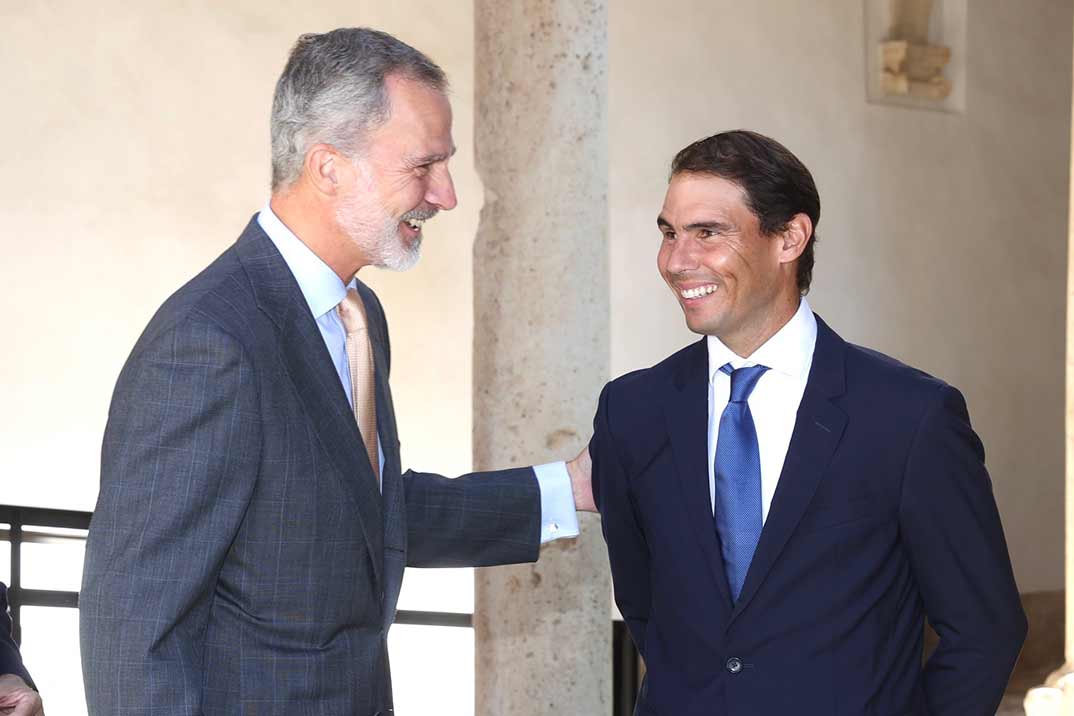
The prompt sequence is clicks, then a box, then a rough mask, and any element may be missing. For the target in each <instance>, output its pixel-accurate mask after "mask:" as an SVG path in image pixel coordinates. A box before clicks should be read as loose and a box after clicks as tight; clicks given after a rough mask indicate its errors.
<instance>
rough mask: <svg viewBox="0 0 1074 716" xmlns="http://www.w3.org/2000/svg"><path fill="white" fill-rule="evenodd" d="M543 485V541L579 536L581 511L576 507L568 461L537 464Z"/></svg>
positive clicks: (537, 473)
mask: <svg viewBox="0 0 1074 716" xmlns="http://www.w3.org/2000/svg"><path fill="white" fill-rule="evenodd" d="M533 472H534V473H536V475H537V484H538V485H539V486H540V488H541V544H545V543H546V542H551V541H552V540H555V539H559V538H561V537H577V536H578V513H577V512H576V511H575V509H574V491H573V490H572V489H571V476H570V475H569V474H568V473H567V463H565V462H550V463H547V464H545V465H534V466H533Z"/></svg>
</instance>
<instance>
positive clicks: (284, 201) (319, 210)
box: [269, 187, 366, 283]
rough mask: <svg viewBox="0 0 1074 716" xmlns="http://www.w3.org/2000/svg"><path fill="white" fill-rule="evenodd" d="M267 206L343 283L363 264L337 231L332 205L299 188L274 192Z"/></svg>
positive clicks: (351, 243) (345, 237) (353, 248)
mask: <svg viewBox="0 0 1074 716" xmlns="http://www.w3.org/2000/svg"><path fill="white" fill-rule="evenodd" d="M269 207H270V208H271V209H272V213H274V214H275V215H276V216H277V217H279V219H280V221H282V222H283V224H284V226H286V227H287V228H288V229H290V230H291V233H293V234H294V235H295V236H297V237H298V240H299V241H301V242H302V243H304V244H305V245H306V246H307V247H309V250H310V251H312V252H313V253H314V254H316V255H317V258H319V259H320V260H321V261H324V262H325V263H326V264H327V265H328V267H329V268H330V269H332V271H334V272H335V274H336V275H337V276H339V279H340V280H341V281H343V283H348V282H349V281H350V280H351V279H352V278H354V276H355V274H357V273H358V270H359V269H360V268H362V267H363V266H365V265H366V263H365V262H364V260H363V258H362V257H361V256H360V255H359V253H358V252H357V251H356V247H355V246H354V243H353V242H352V241H350V240H349V239H348V238H347V236H345V235H344V234H343V233H342V232H341V231H340V230H339V227H338V226H337V224H336V219H335V216H334V214H333V211H332V208H331V206H329V205H327V204H326V203H325V202H323V201H318V199H317V197H314V196H310V195H309V192H305V191H303V190H302V189H301V187H289V188H287V189H283V190H280V191H277V192H273V194H272V198H271V199H270V200H269Z"/></svg>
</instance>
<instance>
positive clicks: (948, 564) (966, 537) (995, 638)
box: [899, 386, 1026, 716]
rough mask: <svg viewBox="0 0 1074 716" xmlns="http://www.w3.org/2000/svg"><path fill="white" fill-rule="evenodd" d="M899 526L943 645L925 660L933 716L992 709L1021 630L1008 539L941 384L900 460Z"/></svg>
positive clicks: (952, 400)
mask: <svg viewBox="0 0 1074 716" xmlns="http://www.w3.org/2000/svg"><path fill="white" fill-rule="evenodd" d="M899 520H900V530H901V534H902V540H903V542H904V544H905V545H906V547H907V549H908V551H909V555H910V561H911V565H912V568H913V571H914V578H915V580H916V582H917V585H918V588H919V590H920V593H921V598H922V601H923V604H924V608H925V613H926V614H927V615H928V619H929V622H930V623H931V624H932V626H933V628H934V629H935V630H936V633H937V634H938V635H939V637H940V643H939V646H938V647H937V649H936V651H935V652H934V653H933V654H932V656H931V658H930V659H929V660H928V663H927V664H926V665H925V673H924V679H925V692H926V698H927V700H928V704H929V712H930V713H931V714H933V716H946V715H950V716H975V715H977V714H980V715H981V716H984V715H985V714H989V715H991V714H994V713H996V709H997V707H998V706H999V703H1000V701H1001V700H1002V698H1003V692H1004V689H1005V688H1006V685H1007V680H1008V679H1009V678H1010V674H1011V670H1012V669H1013V667H1014V663H1015V661H1016V660H1017V658H1018V653H1019V651H1020V650H1021V647H1022V643H1023V641H1024V640H1025V635H1026V618H1025V614H1024V612H1023V611H1022V606H1021V601H1020V599H1019V596H1018V588H1017V586H1016V585H1015V582H1014V574H1013V571H1012V569H1011V562H1010V557H1009V555H1008V553H1007V543H1006V541H1005V539H1004V536H1003V527H1002V525H1001V524H1000V519H999V512H998V510H997V509H996V503H995V500H994V498H993V495H992V483H991V480H990V479H989V476H988V472H987V471H986V470H985V466H984V448H983V447H982V445H981V441H980V440H979V439H978V437H977V435H976V434H975V433H974V431H973V429H972V428H971V427H970V421H969V415H968V413H967V411H966V403H965V401H964V399H963V397H962V395H961V394H960V393H959V392H958V391H957V390H955V389H953V388H950V387H947V386H944V388H943V389H942V390H941V391H940V394H939V395H938V396H937V399H936V400H934V401H933V403H932V405H931V406H930V407H929V408H928V409H926V411H925V414H924V416H923V418H922V420H921V423H920V424H919V426H918V428H917V434H916V436H915V438H914V441H913V445H912V446H911V449H910V454H909V456H908V459H907V463H906V472H905V475H904V478H903V487H902V496H901V501H900V513H899Z"/></svg>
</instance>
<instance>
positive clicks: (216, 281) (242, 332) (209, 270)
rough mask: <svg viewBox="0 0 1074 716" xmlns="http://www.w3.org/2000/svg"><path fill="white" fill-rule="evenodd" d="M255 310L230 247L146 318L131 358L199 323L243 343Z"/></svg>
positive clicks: (250, 294) (246, 277)
mask: <svg viewBox="0 0 1074 716" xmlns="http://www.w3.org/2000/svg"><path fill="white" fill-rule="evenodd" d="M254 310H256V302H255V300H254V297H253V292H252V288H251V285H250V279H249V277H248V276H247V275H246V271H245V269H244V268H243V266H242V263H241V262H240V261H239V260H238V257H237V255H236V253H235V251H234V247H231V248H229V249H227V250H226V251H224V253H222V254H221V255H220V256H219V257H218V258H217V259H216V260H214V261H213V262H212V263H211V264H209V265H208V266H207V267H205V268H204V269H203V270H202V271H201V272H200V273H199V274H197V275H196V276H194V277H193V278H192V279H190V280H189V281H187V283H185V284H184V285H183V286H181V287H180V288H179V289H178V290H176V291H175V292H174V293H173V294H172V295H171V296H169V297H168V298H167V299H165V301H164V303H162V304H161V306H160V308H158V309H157V311H156V313H155V314H154V315H153V317H152V318H151V319H150V321H149V323H148V325H147V326H146V328H145V330H144V331H143V332H142V335H141V337H140V338H139V339H138V343H137V344H136V345H135V348H134V350H133V351H132V357H134V356H135V355H136V354H138V353H139V352H141V351H143V350H145V349H146V348H148V347H149V346H151V345H152V344H154V343H155V342H156V341H157V340H159V339H160V338H161V337H162V336H166V335H170V334H172V333H174V332H175V331H176V330H179V329H181V328H182V327H184V326H190V325H199V326H205V327H207V328H209V329H210V330H214V331H216V332H219V333H222V334H226V335H228V336H230V337H231V338H233V339H235V340H236V341H237V342H239V343H241V344H247V343H249V342H250V341H249V340H248V337H249V336H248V334H249V331H250V327H249V324H250V321H251V316H252V312H253V311H254Z"/></svg>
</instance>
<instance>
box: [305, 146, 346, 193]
mask: <svg viewBox="0 0 1074 716" xmlns="http://www.w3.org/2000/svg"><path fill="white" fill-rule="evenodd" d="M303 169H304V170H305V173H306V177H307V179H308V180H309V183H310V184H311V185H312V186H313V187H315V188H316V189H317V191H318V192H320V193H321V194H325V195H328V196H335V195H336V194H337V193H339V190H340V187H341V186H342V185H343V184H344V182H346V181H347V174H348V172H349V171H350V170H351V164H350V162H348V161H347V160H346V158H345V157H344V156H343V155H342V154H340V153H339V152H338V151H337V150H336V148H335V147H333V146H332V145H330V144H314V145H313V146H312V147H310V148H309V150H308V151H307V152H306V161H305V162H304V164H303Z"/></svg>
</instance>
